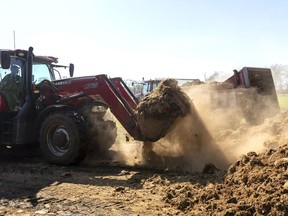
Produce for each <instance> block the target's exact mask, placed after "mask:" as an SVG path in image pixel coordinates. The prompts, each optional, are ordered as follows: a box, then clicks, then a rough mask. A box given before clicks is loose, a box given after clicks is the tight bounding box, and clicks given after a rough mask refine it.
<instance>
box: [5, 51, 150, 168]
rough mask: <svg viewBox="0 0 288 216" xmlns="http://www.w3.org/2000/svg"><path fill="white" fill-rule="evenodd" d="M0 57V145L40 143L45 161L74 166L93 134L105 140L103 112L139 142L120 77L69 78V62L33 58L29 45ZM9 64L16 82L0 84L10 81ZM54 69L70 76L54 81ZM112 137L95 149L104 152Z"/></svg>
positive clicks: (129, 98) (133, 100)
mask: <svg viewBox="0 0 288 216" xmlns="http://www.w3.org/2000/svg"><path fill="white" fill-rule="evenodd" d="M0 55H1V68H0V80H1V82H0V146H2V147H4V146H11V147H13V146H17V145H21V144H29V143H40V148H41V150H42V153H43V155H44V156H45V157H46V158H47V159H48V161H50V162H52V163H56V164H75V163H78V162H80V161H81V160H82V159H83V158H84V157H85V156H86V153H87V151H88V149H89V148H90V146H89V145H92V142H95V140H97V137H96V139H95V134H96V136H107V134H111V131H109V128H111V130H114V131H115V127H116V126H115V123H114V124H113V123H112V122H111V121H107V120H104V119H103V117H104V115H105V113H106V112H107V109H110V111H111V112H112V113H113V114H114V116H115V117H116V118H117V119H118V120H119V122H120V123H121V124H122V126H123V127H124V128H125V129H126V130H127V132H128V133H129V134H130V135H131V136H132V137H133V138H135V139H137V140H143V141H144V140H145V138H144V137H143V136H142V134H141V131H140V130H139V127H138V125H137V121H136V118H135V115H134V111H135V108H136V106H137V103H138V100H137V98H136V97H135V96H134V95H133V94H132V93H131V91H130V90H129V88H128V87H127V86H126V85H125V83H124V82H123V81H122V79H121V78H111V79H110V78H108V77H107V76H106V75H104V74H102V75H96V76H85V77H77V78H76V77H74V78H72V76H73V70H74V65H73V64H70V65H69V66H61V65H58V64H57V58H54V57H51V56H35V55H34V54H33V48H32V47H30V48H29V50H28V51H26V50H1V54H0ZM12 66H17V67H18V68H19V71H18V74H17V76H19V82H15V81H12V82H11V83H12V84H9V85H4V83H3V80H4V77H6V76H8V75H11V77H12V73H11V68H12ZM59 67H63V68H66V67H69V72H70V76H71V77H70V78H66V79H58V80H56V78H55V68H59ZM12 95H13V98H15V100H12ZM95 125H96V126H95ZM99 125H102V126H103V127H104V128H105V129H106V132H107V134H106V135H105V134H103V132H101V131H99V130H101V128H100V129H99V127H98V126H99ZM103 127H102V129H103ZM113 127H114V128H113ZM95 128H96V129H95ZM95 130H96V131H95ZM97 130H98V131H97ZM107 130H108V131H107ZM114 135H115V137H113V135H112V137H110V139H109V140H108V141H107V140H106V141H107V142H108V144H103V139H102V141H101V143H98V145H100V146H99V149H102V150H103V149H105V148H106V150H107V149H109V148H110V147H111V145H112V144H113V142H114V141H115V138H116V134H114ZM98 140H101V139H98ZM93 145H94V143H93ZM101 145H106V146H104V147H103V146H101Z"/></svg>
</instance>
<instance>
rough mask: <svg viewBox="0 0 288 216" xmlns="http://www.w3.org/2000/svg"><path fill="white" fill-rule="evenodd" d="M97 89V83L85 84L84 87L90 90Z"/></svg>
mask: <svg viewBox="0 0 288 216" xmlns="http://www.w3.org/2000/svg"><path fill="white" fill-rule="evenodd" d="M97 87H98V83H97V82H93V83H87V84H86V85H85V86H84V89H91V88H97Z"/></svg>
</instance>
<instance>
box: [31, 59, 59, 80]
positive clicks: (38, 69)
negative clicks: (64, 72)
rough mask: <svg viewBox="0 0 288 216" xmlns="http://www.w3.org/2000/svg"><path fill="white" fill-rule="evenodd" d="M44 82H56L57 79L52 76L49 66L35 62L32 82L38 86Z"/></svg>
mask: <svg viewBox="0 0 288 216" xmlns="http://www.w3.org/2000/svg"><path fill="white" fill-rule="evenodd" d="M43 80H49V81H51V80H55V77H54V76H53V75H52V73H51V71H50V68H49V65H47V64H43V63H38V62H34V63H33V75H32V82H33V83H35V84H38V83H40V82H42V81H43Z"/></svg>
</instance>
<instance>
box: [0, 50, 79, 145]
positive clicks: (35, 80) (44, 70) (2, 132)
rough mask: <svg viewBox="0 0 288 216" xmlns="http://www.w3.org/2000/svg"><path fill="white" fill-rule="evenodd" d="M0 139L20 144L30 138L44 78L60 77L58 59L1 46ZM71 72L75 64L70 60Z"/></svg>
mask: <svg viewBox="0 0 288 216" xmlns="http://www.w3.org/2000/svg"><path fill="white" fill-rule="evenodd" d="M0 60H1V61H0V123H1V124H0V143H1V144H7V145H9V144H22V143H26V142H29V141H31V140H30V139H31V136H30V137H29V134H30V132H29V130H31V129H32V128H33V126H34V123H35V119H36V118H37V113H36V112H37V100H38V99H39V97H40V95H41V92H39V89H40V87H41V85H42V83H43V81H45V80H46V81H48V82H51V81H54V80H56V76H55V74H57V75H58V79H60V78H61V75H60V73H59V72H58V73H57V71H58V70H57V69H56V68H59V67H64V68H66V67H69V66H61V65H57V63H58V61H57V60H58V59H57V58H55V57H51V56H34V54H33V53H32V50H29V51H26V50H0ZM69 69H70V70H69V71H70V76H73V69H74V66H73V65H72V64H70V67H69Z"/></svg>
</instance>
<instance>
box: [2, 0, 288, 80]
mask: <svg viewBox="0 0 288 216" xmlns="http://www.w3.org/2000/svg"><path fill="white" fill-rule="evenodd" d="M0 16H1V28H0V47H1V48H5V49H7V48H9V49H13V48H14V43H13V31H15V33H16V34H15V35H16V48H18V49H27V48H28V47H29V46H33V47H34V53H35V54H36V55H51V56H56V57H58V58H59V62H60V63H61V64H69V63H70V62H72V63H74V64H75V76H83V75H94V74H107V75H108V76H110V77H115V76H120V77H123V78H124V79H128V78H131V79H136V80H140V79H142V77H144V78H145V79H153V78H163V77H170V78H199V79H201V80H203V74H204V73H207V74H208V75H209V74H212V73H213V72H214V71H222V72H223V73H226V74H227V73H228V74H229V73H231V74H232V70H233V69H240V68H242V67H244V66H255V67H269V66H270V65H272V64H288V28H287V26H288V1H286V0H273V1H272V0H253V1H252V0H237V1H236V0H234V1H233V0H81V1H79V0H77V1H76V0H75V1H74V0H69V1H66V0H49V1H41V0H25V1H17V0H9V1H2V2H1V15H0Z"/></svg>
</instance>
